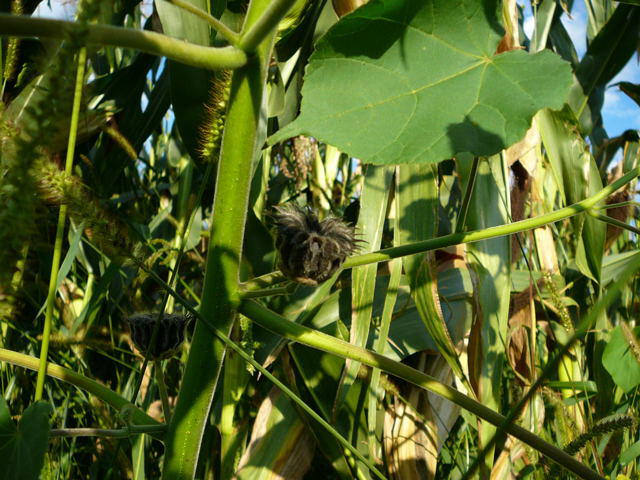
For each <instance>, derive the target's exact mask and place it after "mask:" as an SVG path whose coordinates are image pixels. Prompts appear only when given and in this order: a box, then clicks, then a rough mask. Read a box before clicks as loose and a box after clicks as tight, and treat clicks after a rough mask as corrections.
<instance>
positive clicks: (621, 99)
mask: <svg viewBox="0 0 640 480" xmlns="http://www.w3.org/2000/svg"><path fill="white" fill-rule="evenodd" d="M520 3H521V4H523V5H526V8H525V22H524V27H525V33H527V35H528V36H530V35H531V32H532V31H533V17H532V15H531V7H530V2H529V1H525V2H520ZM143 5H144V7H145V10H147V11H150V5H151V0H145V1H144V2H143ZM38 10H39V14H40V15H41V16H46V17H55V18H70V17H71V16H72V15H73V8H72V7H71V6H70V5H69V2H61V1H60V0H51V8H49V7H48V6H47V2H43V3H41V4H40V7H39V8H38ZM562 22H563V23H564V25H565V28H566V29H567V31H568V32H569V35H570V36H571V39H572V40H573V43H574V45H575V46H576V50H577V51H578V55H579V56H580V57H582V55H584V52H585V51H586V48H587V43H586V31H587V12H586V9H585V5H584V1H582V0H575V1H574V4H573V10H572V12H571V18H569V17H568V16H567V15H566V14H563V18H562ZM623 81H626V82H632V83H636V84H640V65H639V64H638V57H637V55H635V56H634V57H632V58H631V60H630V61H629V63H627V65H626V66H625V68H623V69H622V70H621V71H620V73H619V74H618V75H617V76H616V77H615V78H614V79H613V80H612V81H611V82H610V85H613V84H616V83H618V82H623ZM602 115H603V117H604V125H605V128H606V130H607V133H608V134H609V136H610V137H614V136H617V135H620V134H621V133H622V132H624V131H625V130H628V129H636V130H640V107H639V106H638V105H636V104H635V103H634V102H633V101H632V100H631V99H630V98H629V97H627V96H626V95H625V94H624V93H623V92H621V91H620V90H619V89H618V87H612V86H610V87H608V88H607V90H606V93H605V103H604V107H603V110H602Z"/></svg>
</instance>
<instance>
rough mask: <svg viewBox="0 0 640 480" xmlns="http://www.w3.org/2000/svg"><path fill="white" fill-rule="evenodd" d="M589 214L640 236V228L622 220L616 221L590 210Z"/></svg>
mask: <svg viewBox="0 0 640 480" xmlns="http://www.w3.org/2000/svg"><path fill="white" fill-rule="evenodd" d="M587 213H588V214H589V215H591V216H592V217H593V218H596V219H598V220H600V221H602V222H605V223H608V224H610V225H613V226H614V227H618V228H622V229H624V230H629V231H630V232H633V233H635V234H636V235H640V228H636V227H633V226H631V225H629V224H628V223H624V222H621V221H620V220H616V219H615V218H613V217H609V216H607V215H604V214H602V213H599V212H597V211H593V210H588V211H587Z"/></svg>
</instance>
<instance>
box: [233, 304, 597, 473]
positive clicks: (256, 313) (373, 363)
mask: <svg viewBox="0 0 640 480" xmlns="http://www.w3.org/2000/svg"><path fill="white" fill-rule="evenodd" d="M238 311H239V312H240V313H242V314H243V315H245V316H247V317H249V318H250V319H251V320H253V321H254V322H255V323H257V324H258V325H260V326H261V327H263V328H266V329H267V330H270V331H272V332H274V333H276V334H277V335H281V336H284V337H286V338H288V339H289V340H293V341H294V342H298V343H301V344H303V345H307V346H310V347H313V348H315V349H318V350H321V351H324V352H327V353H330V354H332V355H337V356H339V357H341V358H350V359H351V360H355V361H358V362H361V363H363V364H365V365H368V366H370V367H375V368H379V369H381V370H384V371H385V372H387V373H390V374H391V375H394V376H395V377H398V378H402V379H403V380H406V381H408V382H410V383H412V384H414V385H416V386H418V387H420V388H423V389H425V390H428V391H430V392H433V393H435V394H437V395H439V396H441V397H443V398H446V399H447V400H450V401H451V402H453V403H455V404H457V405H459V406H460V407H462V408H464V409H465V410H468V411H469V412H471V413H473V414H474V415H476V416H477V417H479V418H482V419H483V420H486V421H487V422H489V423H491V424H493V425H495V426H498V427H500V428H502V429H503V430H504V431H506V432H507V433H509V434H510V435H512V436H514V437H516V438H517V439H519V440H521V441H523V442H524V443H526V444H527V445H529V446H531V447H533V448H535V449H536V450H538V451H539V452H540V453H542V454H544V455H545V456H547V457H549V458H550V459H552V460H553V461H555V462H556V463H558V464H559V465H561V466H563V467H564V468H566V469H568V470H570V471H571V472H573V473H574V474H576V475H577V476H579V477H580V478H584V479H590V480H591V479H592V480H603V477H601V476H600V475H598V473H596V472H595V471H593V470H592V469H590V468H589V467H587V466H586V465H584V464H583V463H581V462H579V461H578V460H576V459H575V458H573V457H571V456H570V455H567V454H566V453H565V452H564V451H562V450H561V449H560V448H558V447H556V446H554V445H551V444H550V443H548V442H546V441H545V440H543V439H542V438H540V437H538V436H537V435H535V434H534V433H532V432H530V431H529V430H527V429H525V428H522V427H521V426H519V425H517V424H514V423H508V422H507V419H506V418H505V417H504V416H503V415H501V414H500V413H498V412H496V411H494V410H492V409H490V408H489V407H487V406H485V405H483V404H481V403H479V402H477V401H475V400H473V399H472V398H470V397H468V396H466V395H464V394H463V393H461V392H459V391H458V390H456V389H455V388H453V387H451V386H449V385H446V384H444V383H441V382H439V381H438V380H437V379H435V378H434V377H432V376H430V375H427V374H425V373H423V372H420V371H418V370H416V369H415V368H413V367H410V366H408V365H405V364H403V363H400V362H396V361H395V360H392V359H390V358H388V357H385V356H384V355H381V354H379V353H376V352H372V351H371V350H366V349H364V348H362V347H358V346H356V345H352V344H350V343H348V342H345V341H344V340H340V339H337V338H335V337H332V336H331V335H327V334H326V333H322V332H319V331H317V330H313V329H311V328H309V327H305V326H303V325H299V324H297V323H294V322H291V321H289V320H287V319H286V318H284V317H282V316H280V315H278V314H277V313H275V312H272V311H270V310H268V309H267V308H266V307H263V306H262V305H260V304H259V303H257V302H255V301H254V300H244V301H242V303H241V304H240V308H239V309H238Z"/></svg>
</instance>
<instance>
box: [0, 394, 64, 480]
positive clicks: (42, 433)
mask: <svg viewBox="0 0 640 480" xmlns="http://www.w3.org/2000/svg"><path fill="white" fill-rule="evenodd" d="M50 414H51V405H49V404H48V403H46V402H36V403H34V404H33V405H31V406H30V407H29V408H27V409H26V410H25V411H24V413H23V414H22V418H21V419H20V423H19V425H18V426H17V427H16V425H15V424H14V423H13V422H12V421H11V416H10V415H9V409H8V408H7V403H6V402H5V400H4V398H2V397H0V459H2V460H1V461H0V478H7V479H9V478H10V479H13V480H37V479H38V478H40V470H42V465H43V464H44V454H45V453H46V451H47V442H48V441H49V415H50Z"/></svg>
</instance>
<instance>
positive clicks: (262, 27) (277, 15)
mask: <svg viewBox="0 0 640 480" xmlns="http://www.w3.org/2000/svg"><path fill="white" fill-rule="evenodd" d="M294 3H296V0H272V1H271V3H270V5H269V6H268V7H267V9H266V10H265V11H264V13H263V14H262V15H261V16H260V18H259V19H258V21H256V22H251V23H245V25H244V27H243V28H242V33H241V34H240V40H239V41H238V47H240V48H241V49H242V50H244V51H245V52H253V51H254V50H255V49H256V48H258V45H260V43H262V42H263V41H264V40H265V39H266V38H267V37H268V36H269V35H270V34H271V32H272V31H273V30H274V29H275V28H276V27H277V26H278V24H279V23H280V21H281V20H282V18H283V17H284V16H285V14H286V13H287V12H288V11H289V9H290V8H291V7H292V6H293V4H294Z"/></svg>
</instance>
